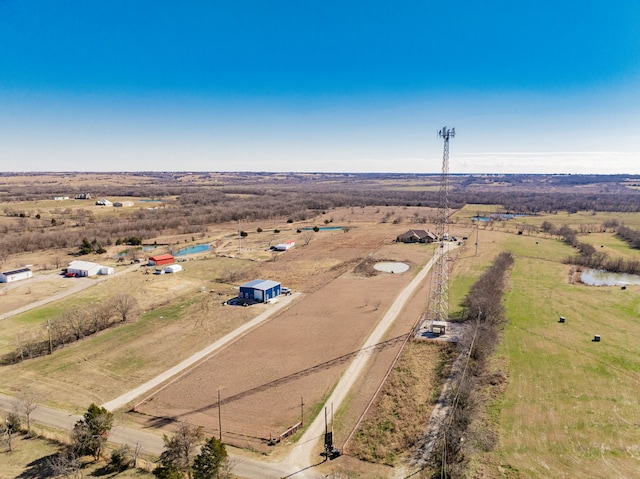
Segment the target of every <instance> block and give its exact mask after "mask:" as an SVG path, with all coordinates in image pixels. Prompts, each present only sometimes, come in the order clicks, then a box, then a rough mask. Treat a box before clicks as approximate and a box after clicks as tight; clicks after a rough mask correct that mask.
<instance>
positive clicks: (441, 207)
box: [428, 126, 456, 321]
mask: <svg viewBox="0 0 640 479" xmlns="http://www.w3.org/2000/svg"><path fill="white" fill-rule="evenodd" d="M455 136H456V129H455V128H451V129H448V128H447V127H446V126H445V127H443V128H442V130H440V131H438V137H439V138H442V139H444V153H443V155H442V174H441V176H440V193H439V195H438V216H437V218H436V236H437V237H438V247H437V248H436V251H435V253H434V255H435V264H434V265H433V272H432V273H431V298H430V301H429V311H428V319H429V320H430V321H447V319H448V318H449V247H448V245H447V242H448V241H449V226H448V217H449V140H450V139H451V138H453V137H455Z"/></svg>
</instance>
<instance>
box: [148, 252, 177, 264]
mask: <svg viewBox="0 0 640 479" xmlns="http://www.w3.org/2000/svg"><path fill="white" fill-rule="evenodd" d="M173 263H175V259H174V257H173V255H171V254H159V255H156V256H151V257H150V258H149V265H151V266H160V265H163V264H173Z"/></svg>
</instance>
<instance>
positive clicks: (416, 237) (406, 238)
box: [396, 230, 438, 243]
mask: <svg viewBox="0 0 640 479" xmlns="http://www.w3.org/2000/svg"><path fill="white" fill-rule="evenodd" d="M437 239H438V238H437V237H436V235H435V234H433V233H432V232H431V231H425V230H409V231H407V232H406V233H403V234H401V235H399V236H398V237H397V238H396V242H397V243H433V242H434V241H437Z"/></svg>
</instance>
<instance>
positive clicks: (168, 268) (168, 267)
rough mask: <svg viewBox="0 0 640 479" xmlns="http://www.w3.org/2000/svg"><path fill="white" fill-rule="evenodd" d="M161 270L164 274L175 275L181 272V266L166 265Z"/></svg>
mask: <svg viewBox="0 0 640 479" xmlns="http://www.w3.org/2000/svg"><path fill="white" fill-rule="evenodd" d="M163 269H164V272H165V273H177V272H178V271H182V266H181V265H179V264H168V265H166V266H165V267H164V268H163Z"/></svg>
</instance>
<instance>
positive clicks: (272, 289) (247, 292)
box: [238, 279, 281, 303]
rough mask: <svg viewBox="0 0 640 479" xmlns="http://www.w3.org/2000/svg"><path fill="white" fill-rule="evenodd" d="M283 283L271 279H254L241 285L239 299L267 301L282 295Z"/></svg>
mask: <svg viewBox="0 0 640 479" xmlns="http://www.w3.org/2000/svg"><path fill="white" fill-rule="evenodd" d="M280 289H281V285H280V283H278V282H277V281H271V280H269V279H254V280H253V281H249V282H248V283H245V284H243V285H241V286H240V293H239V294H238V298H239V299H244V300H249V301H257V302H259V303H266V302H267V301H269V300H270V299H273V298H275V297H276V296H279V295H280Z"/></svg>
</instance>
